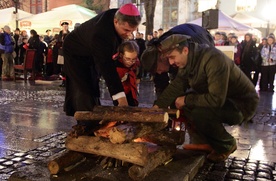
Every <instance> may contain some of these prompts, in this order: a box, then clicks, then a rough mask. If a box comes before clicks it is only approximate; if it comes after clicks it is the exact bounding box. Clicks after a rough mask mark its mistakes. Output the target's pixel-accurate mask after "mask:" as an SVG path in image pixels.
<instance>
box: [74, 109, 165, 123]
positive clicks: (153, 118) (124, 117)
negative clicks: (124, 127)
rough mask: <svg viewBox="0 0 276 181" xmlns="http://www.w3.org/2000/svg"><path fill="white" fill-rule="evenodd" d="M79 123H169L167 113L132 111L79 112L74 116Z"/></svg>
mask: <svg viewBox="0 0 276 181" xmlns="http://www.w3.org/2000/svg"><path fill="white" fill-rule="evenodd" d="M74 117H75V119H76V120H79V121H99V120H102V121H127V122H155V123H168V120H169V115H168V113H166V112H131V111H112V110H111V111H104V112H98V111H93V112H92V111H77V112H76V113H75V115H74Z"/></svg>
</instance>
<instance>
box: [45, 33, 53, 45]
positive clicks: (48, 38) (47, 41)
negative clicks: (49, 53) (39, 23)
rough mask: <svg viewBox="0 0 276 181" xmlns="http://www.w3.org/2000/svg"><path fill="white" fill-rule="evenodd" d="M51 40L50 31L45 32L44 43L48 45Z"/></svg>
mask: <svg viewBox="0 0 276 181" xmlns="http://www.w3.org/2000/svg"><path fill="white" fill-rule="evenodd" d="M52 40H53V36H52V31H51V30H50V29H48V30H46V35H45V36H44V41H45V42H46V43H47V45H49V44H50V43H51V41H52Z"/></svg>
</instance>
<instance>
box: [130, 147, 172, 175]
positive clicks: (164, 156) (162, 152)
mask: <svg viewBox="0 0 276 181" xmlns="http://www.w3.org/2000/svg"><path fill="white" fill-rule="evenodd" d="M175 151H176V148H175V147H159V148H158V149H157V150H156V151H154V152H152V153H151V154H149V155H148V162H147V164H146V165H144V166H139V165H133V166H131V167H130V168H129V169H128V175H129V176H130V178H132V179H133V180H142V179H144V178H145V177H146V176H147V175H148V174H149V173H150V172H151V171H152V170H154V169H155V168H156V167H157V166H159V165H161V164H164V163H165V162H166V161H168V160H170V159H171V157H172V155H173V154H174V153H175Z"/></svg>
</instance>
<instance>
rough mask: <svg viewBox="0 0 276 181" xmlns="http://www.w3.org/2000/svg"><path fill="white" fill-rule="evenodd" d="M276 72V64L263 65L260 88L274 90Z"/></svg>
mask: <svg viewBox="0 0 276 181" xmlns="http://www.w3.org/2000/svg"><path fill="white" fill-rule="evenodd" d="M275 73H276V65H269V66H262V67H261V80H260V90H261V91H270V92H273V91H274V90H273V89H274V78H275Z"/></svg>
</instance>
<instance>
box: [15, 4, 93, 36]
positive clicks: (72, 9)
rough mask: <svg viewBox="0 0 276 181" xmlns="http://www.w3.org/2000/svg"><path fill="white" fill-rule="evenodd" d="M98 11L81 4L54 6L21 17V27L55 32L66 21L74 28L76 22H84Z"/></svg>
mask: <svg viewBox="0 0 276 181" xmlns="http://www.w3.org/2000/svg"><path fill="white" fill-rule="evenodd" d="M96 15H97V14H96V12H95V11H92V10H90V9H87V8H84V7H82V6H79V5H75V4H70V5H66V6H61V7H58V8H54V9H52V10H51V11H48V12H45V13H40V14H36V15H33V16H31V17H26V18H21V19H20V27H21V29H34V30H36V31H37V32H38V33H43V34H44V33H45V31H46V30H47V29H51V30H52V31H53V32H58V31H59V30H60V24H61V23H62V22H64V21H66V22H68V23H69V28H70V29H73V27H74V25H75V24H76V23H83V22H85V21H87V20H89V19H91V18H93V17H94V16H96Z"/></svg>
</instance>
